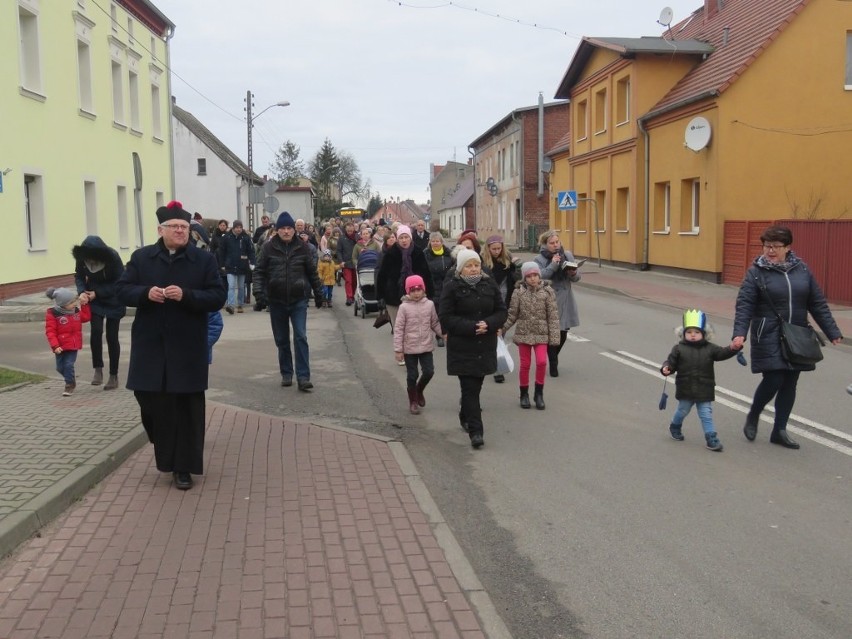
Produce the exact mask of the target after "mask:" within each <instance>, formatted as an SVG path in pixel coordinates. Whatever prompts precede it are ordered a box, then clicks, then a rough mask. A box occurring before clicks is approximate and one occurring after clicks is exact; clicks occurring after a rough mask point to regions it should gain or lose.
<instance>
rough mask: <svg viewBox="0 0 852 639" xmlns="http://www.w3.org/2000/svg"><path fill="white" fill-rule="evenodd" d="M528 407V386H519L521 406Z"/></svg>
mask: <svg viewBox="0 0 852 639" xmlns="http://www.w3.org/2000/svg"><path fill="white" fill-rule="evenodd" d="M529 407H530V387H529V386H521V408H529Z"/></svg>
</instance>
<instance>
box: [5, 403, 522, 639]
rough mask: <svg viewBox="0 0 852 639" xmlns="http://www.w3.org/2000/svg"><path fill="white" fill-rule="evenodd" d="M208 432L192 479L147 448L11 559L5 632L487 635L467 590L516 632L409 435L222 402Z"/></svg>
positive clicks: (18, 635) (489, 618)
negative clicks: (432, 495) (189, 484)
mask: <svg viewBox="0 0 852 639" xmlns="http://www.w3.org/2000/svg"><path fill="white" fill-rule="evenodd" d="M130 397H131V399H132V396H130ZM207 433H208V440H207V446H206V449H207V452H206V455H205V458H206V460H205V461H206V470H207V474H206V475H205V476H204V477H202V478H198V481H197V483H196V486H195V487H194V488H193V489H192V490H190V491H186V492H181V491H178V490H175V489H174V488H173V487H172V485H171V475H170V474H163V473H159V472H157V471H156V469H155V468H154V464H153V454H152V449H151V447H149V446H146V447H144V448H142V449H141V450H140V451H139V452H137V453H135V454H134V455H132V456H131V457H130V458H129V459H128V460H127V462H125V463H124V464H122V465H121V467H120V468H119V469H118V470H116V471H115V472H114V473H112V474H111V475H110V476H109V477H108V478H107V479H105V480H104V481H103V482H102V483H101V484H100V485H99V486H98V487H97V488H96V489H94V490H92V491H91V492H90V493H89V494H87V495H86V496H85V497H84V498H83V499H82V500H81V501H80V502H79V503H78V504H77V505H75V506H73V507H72V508H71V509H69V511H68V512H67V513H66V514H65V515H64V516H63V517H61V518H60V519H59V520H57V522H55V523H54V524H53V525H51V526H49V527H48V528H47V529H46V530H44V531H42V534H41V536H40V537H39V538H34V539H32V540H31V541H29V542H27V543H26V544H24V545H23V546H22V548H21V550H20V551H19V552H18V553H16V555H14V556H13V557H12V558H11V559H8V560H6V562H4V563H3V564H2V565H0V637H9V638H14V639H28V638H35V637H38V638H44V637H62V638H68V639H70V638H74V637H81V638H82V637H114V638H115V639H120V638H122V637H142V638H146V637H150V638H153V637H157V638H162V637H187V638H190V637H191V638H193V639H195V638H199V639H200V638H213V637H227V638H228V639H233V638H235V637H239V638H255V637H257V638H261V637H263V638H265V639H272V638H276V637H282V638H283V637H287V638H288V639H297V638H298V637H424V638H425V637H460V638H461V637H468V638H484V637H485V636H486V634H485V633H484V632H483V629H482V626H481V623H480V620H479V619H478V617H477V615H476V614H474V612H473V610H472V608H471V605H470V601H474V602H479V603H478V604H477V606H478V610H479V613H480V615H483V613H484V616H483V621H482V623H484V624H486V626H490V627H491V629H493V630H494V631H493V632H490V634H491V636H498V635H500V636H507V633H506V632H505V628H504V627H503V626H502V622H500V620H499V618H497V616H496V614H492V613H493V608H492V607H490V601H488V600H487V595H485V593H483V592H482V591H481V586H479V585H478V582H477V581H476V579H475V577H473V578H470V577H469V576H465V574H466V568H467V571H469V567H466V564H465V563H464V561H462V562H461V563H459V562H458V561H457V560H458V559H459V557H458V555H460V553H453V552H452V551H449V552H446V551H445V549H446V548H447V547H448V546H447V544H446V543H445V541H446V540H445V539H444V540H442V545H443V548H442V545H439V543H438V538H439V537H445V538H446V537H448V536H449V537H451V535H449V534H448V530H447V529H446V525H445V524H444V523H443V522H442V521H440V517H439V515H437V509H434V508H431V507H429V506H428V504H427V507H426V509H425V510H426V511H427V512H428V513H429V514H428V516H427V514H424V508H423V507H422V505H421V503H418V499H420V498H421V497H422V495H420V496H418V495H416V493H417V492H418V489H417V484H418V479H417V478H416V476H411V472H412V471H411V470H410V469H413V465H411V464H410V460H408V461H406V457H405V456H404V455H403V456H402V457H400V456H399V455H397V454H396V453H397V452H399V450H401V445H399V444H396V443H393V442H388V441H386V440H384V439H379V438H372V437H365V436H363V435H361V434H355V433H350V432H345V431H340V430H333V429H328V428H323V427H319V426H316V425H312V424H304V423H295V422H291V421H287V420H283V419H281V418H276V417H272V416H268V415H261V414H258V413H252V412H249V411H244V410H238V409H234V408H231V407H228V406H224V405H220V404H214V403H212V402H209V403H208V431H207ZM393 446H397V447H398V449H399V450H397V451H394V450H393V448H392V447H393ZM400 463H402V466H403V467H408V468H409V470H408V472H406V471H404V470H403V468H401V465H400ZM427 497H428V496H427ZM427 501H428V499H427ZM421 502H422V499H421ZM451 545H452V544H450V547H451ZM454 555H455V556H454ZM448 557H450V559H452V560H453V562H454V563H453V568H454V569H455V572H454V570H453V568H451V565H450V562H449V561H448ZM462 559H463V558H462ZM470 574H472V571H471V572H470ZM454 575H460V578H457V577H456V576H454ZM460 580H461V582H467V583H466V584H464V585H463V584H462V583H460ZM466 595H467V596H466Z"/></svg>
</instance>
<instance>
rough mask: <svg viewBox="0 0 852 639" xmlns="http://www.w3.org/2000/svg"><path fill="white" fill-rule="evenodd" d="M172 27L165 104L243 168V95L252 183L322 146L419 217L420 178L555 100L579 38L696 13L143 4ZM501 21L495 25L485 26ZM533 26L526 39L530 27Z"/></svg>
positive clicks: (696, 0)
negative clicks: (343, 156)
mask: <svg viewBox="0 0 852 639" xmlns="http://www.w3.org/2000/svg"><path fill="white" fill-rule="evenodd" d="M153 1H154V4H155V5H156V6H157V7H158V8H159V9H160V10H161V11H162V12H163V13H164V14H165V15H166V16H167V17H168V18H169V19H170V20H171V21H172V22H173V23H174V24H175V25H176V28H175V34H174V38H173V39H172V42H171V48H172V59H171V68H172V71H173V77H172V92H173V94H174V95H175V97H176V98H177V103H178V105H180V106H181V107H183V108H184V109H186V110H188V111H189V112H191V113H192V114H193V115H195V116H196V117H197V118H198V119H199V120H201V122H202V123H203V124H204V125H205V126H207V127H208V128H209V129H210V130H211V131H212V132H213V133H214V134H215V135H216V136H217V137H219V139H221V140H222V141H223V142H224V143H225V144H226V145H228V146H229V147H230V148H231V150H232V151H234V152H235V153H236V154H237V155H239V156H240V157H241V158H242V159H243V160H245V159H246V152H247V148H246V147H247V131H246V125H245V111H244V107H245V97H246V91H248V90H251V91H252V92H253V93H254V95H255V99H254V114H255V115H256V114H258V113H259V112H260V111H261V110H262V109H264V108H265V107H267V106H269V105H271V104H274V103H275V102H279V101H285V100H286V101H289V102H290V106H288V107H275V108H272V109H270V110H269V111H267V112H266V113H264V114H263V115H261V116H260V117H258V118H257V119H256V120H255V127H254V137H253V141H254V148H253V150H254V169H255V172H257V173H259V174H261V175H263V174H265V173H269V166H270V164H271V163H272V162H273V160H274V158H275V153H276V152H277V150H278V149H279V147H280V146H281V144H282V143H283V142H285V141H286V140H288V139H289V140H292V141H293V142H295V143H296V144H297V145H298V146H299V147H300V149H301V157H302V158H303V159H304V160H308V159H310V158H312V157H313V156H314V154H315V153H316V152H317V150H318V149H319V148H320V146H321V145H322V143H323V140H324V139H325V138H328V139H329V140H331V142H332V144H334V146H335V147H336V148H337V149H339V150H343V151H347V152H349V153H350V154H351V155H352V156H353V157H354V158H355V160H356V162H357V163H358V166H359V167H360V169H361V173H362V176H363V177H364V179H369V180H370V183H371V186H372V191H373V193H376V192H378V193H380V194H381V196H382V197H383V198H389V197H394V198H395V197H400V198H402V199H408V198H410V199H413V200H415V201H416V202H418V203H420V204H425V203H426V202H427V201H428V199H429V188H428V187H429V165H430V163H433V164H444V163H445V162H447V161H448V160H455V161H457V162H467V160H468V158H469V157H470V155H469V152H468V149H467V145H468V144H470V142H472V141H473V140H474V139H476V138H477V137H478V136H479V135H481V134H482V133H484V132H485V131H486V130H488V129H489V128H490V127H491V126H493V125H494V124H495V123H497V122H498V121H499V120H501V119H502V118H503V117H505V116H506V115H508V114H509V113H510V112H511V111H512V110H514V109H517V108H519V107H525V106H531V105H534V104H536V102H537V101H538V94H539V92H541V93H543V95H544V99H545V101H546V102H549V101H552V100H553V95H554V93H555V92H556V88H557V86H558V84H559V82H560V80H561V79H562V76H563V75H564V73H565V70H566V69H567V68H568V64H569V63H570V61H571V59H572V57H573V55H574V51H575V50H576V48H577V44H578V42H579V39H580V38H581V37H582V36H604V37H606V36H624V37H639V36H643V35H652V36H656V35H660V34H661V33H662V30H663V28H662V27H661V26H660V25H659V24H658V23H657V20H658V18H659V17H660V11H661V10H662V9H663V7H665V6H668V7H671V8H672V9H673V11H674V22H673V23H677V22H678V21H679V20H682V19H684V18H686V17H687V16H688V15H689V14H691V13H692V11H694V10H695V9H697V8H699V7H700V6H702V4H703V0H662V1H660V2H648V1H647V0H594V1H589V0H526V1H525V2H518V1H517V0H462V1H461V2H455V1H453V2H447V1H446V0H408V1H403V2H399V1H398V0H393V1H392V0H241V1H240V2H233V0H153ZM496 14H499V16H500V17H494V16H495V15H496ZM532 25H537V26H532Z"/></svg>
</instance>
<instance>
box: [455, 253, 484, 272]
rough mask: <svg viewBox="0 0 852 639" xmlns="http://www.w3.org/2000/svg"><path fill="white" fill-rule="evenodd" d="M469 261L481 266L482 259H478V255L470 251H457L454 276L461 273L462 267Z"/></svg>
mask: <svg viewBox="0 0 852 639" xmlns="http://www.w3.org/2000/svg"><path fill="white" fill-rule="evenodd" d="M471 260H475V261H476V263H477V264H482V258H480V257H479V253H477V252H476V251H471V250H470V249H462V250H461V251H459V252H458V254H457V255H456V275H458V274H459V273H461V271H462V268H463V267H464V265H465V264H467V263H468V262H470V261H471Z"/></svg>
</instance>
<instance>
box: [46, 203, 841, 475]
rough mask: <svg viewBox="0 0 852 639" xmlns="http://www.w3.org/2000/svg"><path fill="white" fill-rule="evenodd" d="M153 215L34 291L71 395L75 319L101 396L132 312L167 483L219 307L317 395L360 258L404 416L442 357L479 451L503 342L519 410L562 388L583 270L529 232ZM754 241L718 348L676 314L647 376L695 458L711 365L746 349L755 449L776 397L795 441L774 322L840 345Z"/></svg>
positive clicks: (795, 270)
mask: <svg viewBox="0 0 852 639" xmlns="http://www.w3.org/2000/svg"><path fill="white" fill-rule="evenodd" d="M157 221H158V226H157V229H158V235H159V239H158V241H157V242H156V243H155V244H153V245H150V246H146V247H143V248H141V249H138V250H137V251H135V252H134V253H133V255H132V256H131V258H130V261H129V262H128V263H127V264H126V265H124V264H123V263H122V261H121V259H120V257H119V255H118V253H117V252H116V251H115V250H114V249H113V248H111V247H109V246H108V245H107V244H106V243H105V242H104V241H103V240H102V239H101V238H100V237H98V236H88V237H86V238H85V239H84V240H83V241H82V242H81V243H80V244H79V245H76V246H74V247H73V250H72V255H73V257H74V259H75V283H76V287H77V292H76V294H75V293H73V292H72V291H69V290H67V289H51V290H50V291H48V295H49V296H50V297H51V298H52V299H53V300H54V306H53V307H51V308H50V309H48V311H47V313H46V316H45V332H46V335H47V338H48V342H49V344H50V347H51V350H52V351H53V352H54V354H55V356H56V368H57V371H59V372H60V373H61V374H62V375H63V377H64V379H65V388H64V391H63V394H65V395H70V394H71V393H73V392H74V389H75V386H76V373H75V368H74V366H75V361H76V357H77V353H78V351H79V350H81V349H82V347H83V338H82V324H83V323H84V322H90V323H91V331H90V349H91V357H92V367H93V370H94V372H93V375H92V384H93V385H103V387H104V390H113V389H115V388H117V387H118V385H119V364H120V356H121V349H120V345H119V339H118V331H119V325H120V321H121V319H122V318H123V317H124V316H125V314H126V308H127V307H128V306H133V307H136V314H135V319H134V321H133V327H132V331H131V349H130V362H129V367H128V376H127V383H126V386H127V388H128V389H131V390H133V391H134V393H135V396H136V399H137V401H138V403H139V406H140V411H141V416H142V423H143V425H144V427H145V430H146V432H147V433H148V436H149V438H150V440H151V442H152V443H153V444H154V446H155V458H156V463H157V468H158V469H160V470H161V471H164V472H173V473H174V475H175V485H176V486H177V487H178V488H181V489H187V488H190V487H191V486H192V474H200V473H201V472H202V471H203V460H202V451H203V442H204V391H205V390H206V388H207V369H208V367H207V366H206V365H205V364H206V363H209V362H211V361H212V345H213V344H214V343H215V341H216V340H217V339H218V336H219V334H220V333H221V332H222V326H223V323H222V316H221V313H220V310H221V309H224V310H225V311H226V312H228V313H230V314H235V313H236V314H239V313H243V312H244V310H245V308H246V307H248V306H249V305H251V304H252V299H253V302H254V303H253V305H252V306H251V307H252V308H253V309H254V310H255V311H267V312H268V313H269V320H270V325H271V333H272V336H273V340H274V342H275V346H276V349H277V357H278V368H279V372H280V378H281V386H284V387H289V386H292V385H293V384H294V382H295V384H296V386H297V388H298V390H299V391H302V392H306V393H308V392H310V391H311V390H312V389H313V382H312V379H311V371H310V350H309V346H308V337H307V319H308V306H309V304H310V302H311V300H313V302H314V303H315V305H316V306H317V308H332V298H333V293H334V289H335V286H341V287H342V288H343V291H344V294H345V304H346V306H351V305H352V304H356V303H359V302H356V297H357V296H360V298H359V299H360V301H361V303H363V302H364V300H365V296H364V293H363V291H361V290H360V289H361V285H362V281H361V279H362V278H363V270H362V272H359V269H358V264H359V260H360V261H361V263H362V269H363V267H364V266H365V265H366V264H369V265H370V266H369V268H370V269H371V271H372V273H371V275H374V277H371V278H370V283H371V285H372V287H373V288H372V295H373V296H374V297H375V300H374V301H375V303H376V305H377V308H379V309H381V310H384V311H386V312H387V314H388V316H389V319H390V322H389V323H390V325H391V329H392V335H393V337H392V342H393V352H394V354H395V359H396V361H397V362H398V363H399V364H400V366H405V369H406V373H405V374H406V389H407V402H406V403H407V405H408V408H409V411H410V412H411V413H412V414H415V415H417V414H420V413H421V412H422V409H423V408H424V407H425V406H426V398H425V389H426V387H427V385H428V384H429V382H430V381H431V379H432V378H433V377H434V375H435V365H434V358H433V353H434V349H435V348H446V362H447V363H446V372H447V374H448V375H450V376H454V377H457V378H458V383H459V411H458V417H459V423H460V426H461V427H462V429H464V431H465V432H466V433H467V434H468V435H469V438H470V443H471V446H472V447H473V448H475V449H477V448H481V447H482V446H483V445H484V433H485V427H484V424H483V419H482V405H481V399H480V396H481V391H482V387H483V383H484V380H485V379H486V378H487V377H489V376H492V375H493V377H494V381H495V382H497V383H505V381H506V377H505V375H504V374H499V373H498V371H497V346H498V340H500V339H503V337H504V336H506V337H507V339H508V336H507V335H506V334H507V333H509V332H510V331H511V332H512V335H511V342H513V343H514V344H515V345H516V347H517V352H518V357H519V370H518V376H517V378H518V397H519V406H520V408H521V409H529V408H532V407H533V406H535V408H536V409H538V410H545V408H546V404H545V401H544V385H545V377H546V374H547V371H548V370H549V374H550V376H551V377H558V376H559V364H560V361H559V357H560V354H561V350H562V347H563V346H564V344H565V342H566V339H567V335H568V332H569V331H570V330H571V329H572V328H575V327H577V326H579V323H580V321H579V313H578V307H577V302H576V299H575V297H574V292H573V285H574V284H575V283H576V282H578V281H580V278H581V273H580V266H581V265H582V262H577V261H576V260H575V258H574V255H573V254H572V253H571V252H570V251H567V250H566V249H565V248H564V247H563V246H562V243H561V241H560V237H559V233H558V232H557V231H555V230H550V231H547V232H545V233H543V234H542V235H541V236H540V238H539V250H538V253H537V254H536V255H535V256H534V258H533V259H532V260H529V261H527V262H524V263H521V262H520V260H518V259H517V258H515V257H513V255H512V253H511V251H510V249H509V247H507V246H506V244H505V242H504V240H503V238H502V237H501V236H500V235H491V236H489V237H488V238H487V239H486V240H485V242H484V243H482V242H480V240H479V238H478V237H477V234H476V232H475V231H472V230H466V231H463V232H462V233H461V234H460V235H459V237H458V239H457V241H456V242H455V243H454V245H453V246H451V244H452V242H449V241H448V238H445V237H444V235H443V234H442V233H441V231H440V230H437V229H436V230H433V231H431V232H429V231H427V230H426V225H425V222H424V221H422V220H418V221H417V222H416V223H415V224H414V225H413V228H412V227H410V226H408V225H405V224H400V223H396V224H393V225H387V224H385V223H384V222H383V221H380V222H379V223H370V222H366V221H363V222H360V224H357V225H356V223H355V222H352V221H343V220H331V221H329V222H328V223H326V224H325V225H324V226H323V227H322V228H319V229H316V228H314V227H313V226H312V225H310V224H306V223H305V221H304V220H299V219H296V220H294V219H293V217H292V216H291V215H290V214H289V213H287V212H284V213H281V214H280V215H279V216H278V217H277V219H276V220H275V222H274V223H273V222H272V220H271V219H270V218H269V217H268V216H263V217H262V218H261V224H260V225H259V226H258V228H257V229H255V230H254V232H253V234H252V235H250V234H249V233H248V232H246V231H245V230H244V228H243V224H242V222H241V221H240V220H235V221H234V222H233V223H232V224H231V225H230V226H229V224H228V222H227V220H219V221H218V223H216V225H215V227H212V228H210V231H209V233H208V232H205V233H203V234H202V233H200V232H199V231H198V230H196V229H195V227H194V226H193V225H195V226H196V227H202V225H201V220H200V215H198V214H196V218H195V219H193V218H192V217H191V216H190V215H189V213H187V212H186V211H185V210H183V207H182V205H181V204H180V203H179V202H172V203H170V204H169V205H167V206H164V207H160V208H159V209H158V210H157ZM202 228H203V227H202ZM761 241H762V243H763V253H762V254H761V255H760V256H758V257H757V258H755V260H754V263H753V264H752V266H751V268H749V270H748V272H747V273H746V276H745V279H744V281H743V283H742V286H741V288H740V292H739V296H738V298H737V303H736V312H735V319H734V329H733V337H732V340H731V343H730V345H729V346H726V347H722V346H716V345H715V344H712V343H711V339H712V336H713V332H712V328H711V327H710V326H709V324H708V323H707V318H706V316H705V315H704V313H703V312H702V311H700V309H689V310H687V311H686V312H685V313H684V315H683V321H682V323H681V326H680V327H679V332H678V343H677V344H676V345H675V347H674V348H673V349H672V351H671V353H670V354H669V356H668V358H667V359H666V361H665V362H664V363H663V365H662V366H661V368H660V371H661V373H662V374H663V375H666V376H668V375H672V374H675V375H676V376H677V379H676V391H677V393H676V396H677V400H678V407H677V410H676V412H675V414H674V416H673V417H672V419H671V423H670V424H669V426H668V428H669V432H670V435H671V437H672V438H673V439H675V440H676V441H683V440H684V439H685V438H684V436H683V431H682V428H683V422H684V419H685V418H686V416H687V414H688V413H689V411H690V409H691V408H692V407H693V406H695V407H696V408H697V411H698V415H699V418H700V421H701V423H702V428H703V430H704V435H705V440H706V445H707V448H709V449H710V450H713V451H721V450H722V444H721V442H720V441H719V437H718V435H717V433H716V429H715V427H714V425H713V419H712V401H713V399H714V397H713V395H714V393H713V389H714V386H715V377H714V372H713V367H714V363H715V362H716V361H720V360H724V359H727V358H729V357H733V356H734V355H736V354H738V353H739V351H740V350H741V349H742V348H743V346H744V345H745V342H746V339H747V338H750V344H751V368H752V371H753V372H754V373H760V374H761V375H762V379H761V382H760V384H759V385H758V387H757V389H756V391H755V394H754V399H753V401H752V404H751V408H750V411H749V413H748V415H747V417H746V420H745V426H744V428H743V432H744V435H745V437H746V439H747V440H749V441H753V440H754V439H755V438H756V435H757V429H758V421H759V418H760V415H761V413H762V412H763V410H764V408H765V407H766V405H767V404H768V403H769V402H770V401H772V400H773V398H774V400H775V417H774V427H773V430H772V432H771V434H770V438H769V439H770V442H772V443H775V444H779V445H781V446H783V447H786V448H791V449H795V448H798V447H799V444H798V443H797V442H795V441H794V440H793V439H792V438H790V436H789V435H788V434H787V432H786V425H787V421H788V419H789V416H790V413H791V411H792V408H793V404H794V402H795V396H796V385H797V382H798V378H799V375H800V373H802V372H805V371H810V370H814V368H815V364H814V363H813V362H807V363H800V362H791V360H790V358H789V356H788V355H787V353H786V351H785V350H784V349H783V348H782V336H781V333H782V329H783V327H784V324H785V323H792V324H795V325H798V326H807V315H808V313H810V315H811V316H812V317H813V318H814V320H815V321H816V322H817V324H818V325H819V327H820V329H821V330H822V332H823V333H824V334H825V335H826V336H827V337H828V339H829V341H830V342H832V343H833V344H839V343H840V342H841V340H842V335H841V333H840V330H839V329H838V327H837V325H836V323H835V322H834V319H833V318H832V315H831V312H830V310H829V308H828V305H827V303H826V301H825V298H824V296H823V294H822V291H821V289H820V288H819V285H818V283H817V282H816V280H815V278H814V277H813V274H812V273H811V271H810V270H809V269H808V267H807V265H806V264H805V263H804V262H803V261H802V260H801V259H800V258H798V257H797V256H796V255H795V253H794V252H793V251H792V250H791V246H792V243H793V237H792V234H791V232H790V231H789V229H787V228H785V227H781V226H771V227H769V228H768V229H766V231H765V232H764V233H763V235H762V236H761ZM373 265H375V268H373ZM355 308H356V312H357V310H358V306H356V307H355ZM291 333H292V337H291ZM104 340H105V341H106V345H107V353H108V359H107V362H105V361H104V356H103V342H104ZM740 357H741V356H740ZM742 363H745V361H744V360H742ZM107 364H108V365H107ZM105 367H106V368H107V371H106V383H104V379H105V378H104V370H103V369H104V368H105ZM533 369H534V379H533V393H532V400H531V399H530V375H531V373H532V372H533ZM849 390H850V392H852V387H850V389H849ZM661 407H662V406H661Z"/></svg>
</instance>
